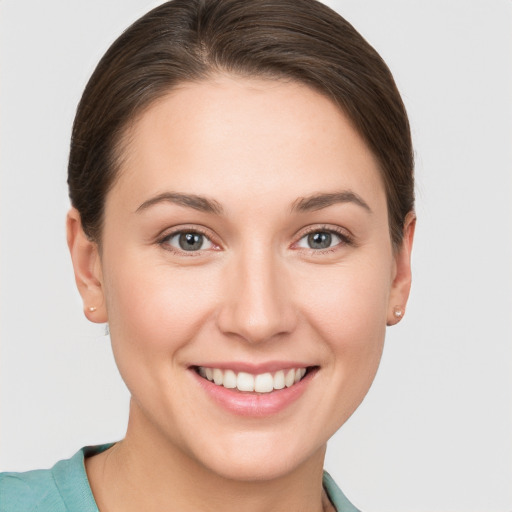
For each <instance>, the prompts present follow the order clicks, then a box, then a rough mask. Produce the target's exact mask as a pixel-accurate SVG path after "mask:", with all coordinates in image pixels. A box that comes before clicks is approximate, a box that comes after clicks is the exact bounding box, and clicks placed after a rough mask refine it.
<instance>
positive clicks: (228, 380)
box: [223, 370, 236, 389]
mask: <svg viewBox="0 0 512 512" xmlns="http://www.w3.org/2000/svg"><path fill="white" fill-rule="evenodd" d="M223 386H224V387H225V388H228V389H233V388H236V374H235V372H234V371H233V370H226V371H225V372H224V383H223Z"/></svg>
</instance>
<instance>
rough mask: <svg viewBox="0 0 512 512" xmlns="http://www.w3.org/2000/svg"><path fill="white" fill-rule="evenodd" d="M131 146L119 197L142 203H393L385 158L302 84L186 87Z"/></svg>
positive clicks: (152, 112) (135, 128) (133, 135)
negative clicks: (343, 193) (182, 195)
mask: <svg viewBox="0 0 512 512" xmlns="http://www.w3.org/2000/svg"><path fill="white" fill-rule="evenodd" d="M124 140H125V144H124V145H123V146H124V149H123V155H122V165H121V169H120V176H119V179H118V181H117V183H116V185H115V186H114V187H113V189H112V191H111V192H112V195H113V196H115V195H116V194H123V195H125V196H131V200H133V201H137V200H139V199H140V198H141V197H142V196H144V195H151V194H156V193H163V192H166V191H168V190H174V191H178V192H186V193H187V192H188V193H190V192H194V193H196V194H206V195H212V194H213V195H215V196H216V199H218V200H220V201H221V202H223V200H224V199H225V200H229V199H230V198H233V199H237V198H238V199H241V196H242V195H243V194H241V192H242V191H244V190H249V191H251V197H252V198H253V200H254V198H255V197H257V196H260V197H261V196H262V195H265V194H271V193H275V192H280V193H281V196H282V197H283V199H286V198H287V196H289V199H290V201H293V200H294V198H295V199H296V197H299V196H301V195H310V194H311V193H314V192H324V191H329V190H326V189H332V190H334V189H347V188H349V189H358V192H359V193H364V194H365V196H366V197H368V200H369V201H371V202H375V201H377V202H379V201H382V199H383V197H384V187H383V184H382V182H381V177H380V172H379V170H378V164H377V162H376V159H375V158H374V156H373V154H372V152H371V151H370V150H369V148H368V147H367V145H366V144H365V142H364V141H363V139H362V138H361V137H360V136H359V134H358V132H357V131H356V130H355V129H354V128H353V126H352V124H351V123H350V121H349V120H348V118H347V117H346V116H345V115H344V113H343V112H342V111H341V110H340V109H339V108H338V107H337V106H336V105H335V104H334V103H333V102H332V101H331V100H329V99H328V98H327V97H325V96H323V95H321V94H320V93H318V92H316V91H315V90H313V89H311V88H309V87H307V86H305V85H302V84H298V83H295V82H285V81H278V80H265V79H248V78H239V77H231V76H217V77H215V78H213V79H211V80H208V81H204V82H194V83H185V84H182V85H180V86H179V87H176V88H175V89H173V90H172V91H170V92H169V93H168V94H167V95H165V96H164V97H162V98H160V99H159V100H157V101H156V102H154V103H153V104H152V105H151V106H150V107H149V108H148V109H146V110H145V111H144V113H143V114H141V115H140V116H139V118H138V119H137V120H136V121H135V122H134V123H133V124H132V125H131V126H130V128H129V130H128V132H127V137H125V139H124ZM237 191H238V194H237ZM234 192H235V193H234ZM218 196H219V197H218ZM233 196H234V197H233ZM125 199H126V198H125ZM245 199H248V198H245Z"/></svg>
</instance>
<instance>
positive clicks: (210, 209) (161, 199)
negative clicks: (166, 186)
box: [135, 192, 223, 215]
mask: <svg viewBox="0 0 512 512" xmlns="http://www.w3.org/2000/svg"><path fill="white" fill-rule="evenodd" d="M161 203H172V204H177V205H179V206H185V207H187V208H193V209H194V210H199V211H200V212H206V213H215V214H217V215H220V214H222V211H223V210H222V206H221V205H220V204H219V203H218V202H217V201H215V200H213V199H208V198H207V197H204V196H198V195H195V194H180V193H179V192H164V193H163V194H159V195H157V196H155V197H152V198H151V199H148V200H147V201H144V202H143V203H142V204H141V205H140V206H139V207H138V208H137V210H135V211H136V212H137V213H138V212H141V211H144V210H147V209H148V208H150V207H151V206H154V205H156V204H161Z"/></svg>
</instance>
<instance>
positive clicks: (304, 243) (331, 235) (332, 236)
mask: <svg viewBox="0 0 512 512" xmlns="http://www.w3.org/2000/svg"><path fill="white" fill-rule="evenodd" d="M344 242H345V243H347V240H346V237H345V236H343V235H341V234H338V233H335V232H334V231H327V230H318V231H312V232H311V233H308V234H307V235H305V236H303V237H302V238H301V239H300V240H299V241H298V243H297V247H301V248H304V249H316V250H321V249H329V248H330V247H335V246H336V245H339V244H341V243H344Z"/></svg>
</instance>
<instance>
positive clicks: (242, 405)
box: [191, 365, 317, 418]
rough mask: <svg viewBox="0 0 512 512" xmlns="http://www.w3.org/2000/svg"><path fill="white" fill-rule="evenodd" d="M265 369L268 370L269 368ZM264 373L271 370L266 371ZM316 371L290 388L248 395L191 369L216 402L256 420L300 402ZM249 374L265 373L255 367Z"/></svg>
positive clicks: (232, 411) (237, 413) (228, 409)
mask: <svg viewBox="0 0 512 512" xmlns="http://www.w3.org/2000/svg"><path fill="white" fill-rule="evenodd" d="M215 368H222V366H215ZM227 368H231V369H233V370H234V369H235V368H234V367H233V366H228V367H227ZM238 368H239V367H238V366H236V370H237V371H247V370H242V369H240V370H239V369H238ZM265 368H268V366H266V367H265ZM290 368H304V365H303V366H300V365H298V366H295V367H294V366H291V367H290ZM278 369H283V367H282V366H281V367H279V368H278ZM264 371H271V370H268V369H266V370H264ZM316 371H317V370H316V369H314V370H312V371H311V372H308V374H306V376H305V377H304V378H303V379H302V380H300V381H299V382H297V383H296V384H294V385H293V386H291V387H289V388H284V389H279V390H275V391H272V392H271V393H247V392H241V391H238V390H233V389H227V388H225V387H223V386H217V385H216V384H214V383H213V382H210V381H209V380H207V379H204V378H203V377H201V376H200V375H199V374H198V373H197V372H196V371H195V370H194V369H191V373H192V374H193V376H194V378H195V379H196V381H197V382H198V384H199V385H200V386H201V388H202V389H203V390H204V391H205V392H206V394H207V395H208V396H209V397H210V398H211V399H212V400H213V401H214V402H216V403H217V404H218V405H220V406H221V407H223V408H224V409H226V410H227V411H229V412H231V413H233V414H236V415H239V416H247V417H255V418H261V417H264V416H269V415H272V414H277V413H278V412H280V411H282V410H284V409H285V408H286V407H288V406H289V405H291V404H292V403H293V402H295V401H296V400H298V399H299V398H300V397H301V396H302V394H303V393H304V392H305V391H306V389H307V387H308V385H309V383H310V382H311V380H312V378H313V376H314V374H315V373H316ZM249 373H253V374H256V373H263V372H261V370H259V369H258V371H257V372H255V371H254V367H253V368H252V370H251V371H249Z"/></svg>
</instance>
